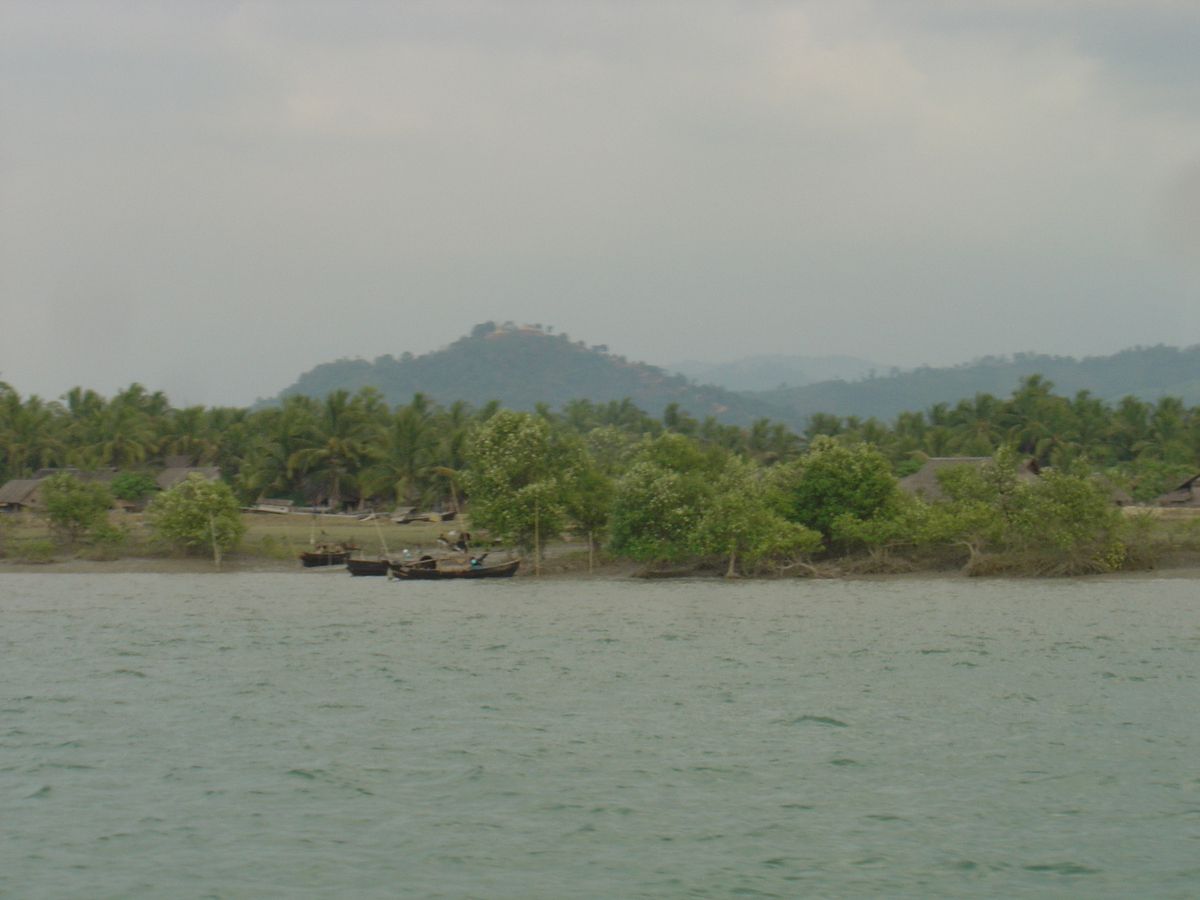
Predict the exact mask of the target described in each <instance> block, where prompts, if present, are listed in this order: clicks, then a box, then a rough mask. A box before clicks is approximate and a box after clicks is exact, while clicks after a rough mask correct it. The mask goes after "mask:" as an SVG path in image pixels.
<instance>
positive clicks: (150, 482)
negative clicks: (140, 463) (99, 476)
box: [108, 472, 158, 503]
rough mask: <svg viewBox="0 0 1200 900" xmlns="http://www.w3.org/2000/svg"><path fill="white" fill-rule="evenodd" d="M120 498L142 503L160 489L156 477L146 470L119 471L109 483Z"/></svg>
mask: <svg viewBox="0 0 1200 900" xmlns="http://www.w3.org/2000/svg"><path fill="white" fill-rule="evenodd" d="M108 486H109V488H110V489H111V490H112V494H113V496H114V497H116V498H117V499H118V500H127V501H129V502H130V503H141V502H142V501H143V500H145V499H146V498H147V497H149V496H150V495H151V494H153V493H154V492H155V491H157V490H158V485H157V484H155V483H154V479H153V478H151V477H150V476H149V475H147V474H146V473H145V472H118V473H117V474H116V475H114V476H113V479H112V481H110V482H109V484H108Z"/></svg>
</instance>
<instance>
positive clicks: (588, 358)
mask: <svg viewBox="0 0 1200 900" xmlns="http://www.w3.org/2000/svg"><path fill="white" fill-rule="evenodd" d="M675 368H677V369H678V370H680V374H672V373H671V372H669V371H667V370H666V369H663V368H659V367H658V366H653V365H649V364H646V363H641V362H630V361H629V360H627V359H625V357H623V356H619V355H616V354H613V353H610V352H608V348H607V347H605V346H588V345H586V344H585V343H584V342H583V341H575V342H572V341H571V340H570V339H569V337H568V336H567V335H565V334H550V333H548V332H546V331H543V330H541V329H540V328H536V327H516V326H512V325H505V326H500V327H498V326H496V325H495V324H494V323H492V322H487V323H484V324H482V325H477V326H475V328H474V329H473V330H472V331H471V334H469V335H467V336H465V337H463V338H460V339H459V340H457V341H455V342H454V343H452V344H450V345H449V346H448V347H444V348H443V349H441V350H436V351H433V352H431V353H426V354H424V355H422V356H413V355H412V354H411V353H405V354H402V355H401V356H400V357H393V356H381V357H379V358H377V359H375V360H373V361H368V360H363V359H341V360H338V361H336V362H330V363H323V364H322V365H319V366H317V367H316V368H314V369H312V370H310V371H308V372H306V373H305V374H303V375H301V376H300V378H299V379H297V381H296V383H295V384H293V385H291V386H290V387H288V388H286V389H285V390H284V391H282V392H281V393H280V397H283V396H286V395H288V394H308V395H309V396H315V397H323V396H324V395H325V394H327V393H329V392H330V391H332V390H334V389H336V388H347V389H350V390H355V389H357V388H358V387H360V386H362V385H374V386H376V387H378V388H379V389H380V390H381V391H382V392H383V394H384V396H385V397H386V398H387V400H388V402H389V403H392V404H397V403H406V402H408V401H409V400H410V399H411V398H412V395H413V394H414V393H416V392H421V393H424V394H427V395H429V396H430V397H432V398H433V399H435V400H437V401H438V402H440V403H443V404H448V403H451V402H453V401H455V400H466V401H467V402H469V403H471V404H473V405H475V406H480V405H482V404H484V403H486V402H487V401H489V400H493V399H495V400H499V401H500V402H501V403H502V404H504V405H505V406H508V407H511V408H513V409H532V408H533V407H534V404H536V403H539V402H542V403H546V404H549V405H550V406H551V407H552V408H558V407H561V406H562V405H563V404H564V403H566V402H567V401H569V400H574V399H588V400H592V401H595V402H607V401H608V400H622V399H624V398H626V397H629V398H631V399H632V400H633V402H634V403H636V404H637V405H638V406H639V407H641V408H642V409H644V410H646V411H647V412H648V413H650V414H651V415H655V416H658V415H661V414H662V411H663V409H664V408H665V407H666V405H667V404H668V403H678V404H679V405H680V406H681V407H682V408H683V409H685V410H687V411H688V412H690V413H691V414H692V415H693V416H696V417H698V418H701V419H703V418H704V417H706V416H710V415H711V416H716V417H717V418H718V419H719V420H720V421H722V422H726V423H730V424H737V425H746V424H749V423H750V422H752V421H754V420H755V419H758V418H763V417H766V418H770V419H774V420H776V421H782V422H785V423H787V424H788V425H790V426H791V427H793V428H802V427H803V426H804V422H805V420H806V419H807V417H808V416H810V415H811V414H813V413H815V412H826V413H833V414H835V415H841V416H846V415H855V416H860V417H863V418H866V417H868V416H875V417H877V418H879V419H884V420H887V419H892V418H894V417H895V416H896V415H897V414H898V413H900V412H904V411H905V410H917V409H927V408H928V407H929V406H931V405H932V404H934V403H954V402H956V401H958V400H960V399H964V398H970V397H973V396H974V395H975V394H976V393H979V392H987V393H990V394H994V395H996V396H998V397H1006V396H1008V395H1009V394H1011V393H1012V392H1013V390H1015V389H1016V388H1017V386H1018V384H1019V383H1020V380H1021V379H1022V378H1025V377H1027V376H1029V375H1033V374H1040V375H1042V376H1044V377H1046V378H1047V379H1049V380H1050V381H1052V382H1053V383H1054V386H1055V391H1056V392H1057V393H1059V394H1065V395H1071V394H1074V393H1076V392H1077V391H1080V390H1088V391H1091V392H1092V394H1094V395H1095V396H1098V397H1101V398H1103V399H1106V400H1110V401H1114V400H1118V399H1120V398H1121V397H1123V396H1125V395H1127V394H1133V395H1135V396H1137V397H1140V398H1142V399H1147V400H1154V399H1157V398H1158V397H1162V396H1173V397H1182V398H1183V399H1184V401H1185V402H1186V403H1188V404H1189V405H1197V404H1200V346H1194V347H1188V348H1186V349H1182V350H1181V349H1178V348H1174V347H1165V346H1157V347H1138V348H1134V349H1131V350H1124V351H1121V352H1120V353H1116V354H1113V355H1112V356H1090V357H1086V358H1084V359H1074V358H1072V357H1064V356H1046V355H1042V354H1035V353H1018V354H1015V355H1014V356H1012V357H988V358H985V359H980V360H976V361H974V362H970V363H964V364H962V365H958V366H948V367H941V368H933V367H928V366H926V367H921V368H918V369H912V370H909V371H903V372H901V371H897V370H895V369H892V370H890V372H889V374H887V375H879V374H876V372H875V369H876V367H875V366H874V365H873V364H872V363H870V362H868V361H867V360H862V359H857V358H855V357H847V356H843V357H801V356H795V357H789V356H757V357H750V358H747V359H743V360H739V361H736V362H733V363H722V364H707V363H699V362H686V363H680V364H678V365H677V366H676V367H675ZM830 372H838V373H842V374H840V375H839V377H837V378H829V377H827V376H828V374H829V373H830ZM822 376H826V377H825V378H824V380H818V381H810V382H809V383H801V379H811V378H820V377H822ZM718 379H724V383H714V382H717V381H718ZM702 381H703V382H708V383H703V384H701V383H698V382H702ZM752 384H758V385H762V384H768V385H773V386H774V387H773V389H762V390H750V389H748V388H746V387H744V386H746V385H752ZM781 384H788V385H792V386H788V387H780V386H779V385H781ZM735 387H736V388H740V390H735V389H734V388H735Z"/></svg>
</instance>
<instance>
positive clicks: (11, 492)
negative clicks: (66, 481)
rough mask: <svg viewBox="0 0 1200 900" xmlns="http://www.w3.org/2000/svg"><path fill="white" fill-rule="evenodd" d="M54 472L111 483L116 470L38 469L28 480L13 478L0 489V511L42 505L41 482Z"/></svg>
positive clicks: (80, 478)
mask: <svg viewBox="0 0 1200 900" xmlns="http://www.w3.org/2000/svg"><path fill="white" fill-rule="evenodd" d="M56 472H66V473H67V474H69V475H74V476H75V477H76V478H78V479H79V480H80V481H112V479H113V476H114V475H116V474H117V470H116V469H113V468H108V469H98V470H96V471H92V472H84V471H80V470H79V469H76V468H74V467H68V468H65V469H38V470H37V471H36V472H34V473H33V475H32V477H30V478H14V479H12V480H11V481H9V482H8V483H6V484H5V485H4V486H3V487H0V509H3V510H7V511H9V512H15V511H17V510H21V509H33V508H34V507H38V506H41V505H42V490H41V486H42V482H43V481H44V480H45V479H47V478H49V477H50V476H51V475H54V474H55V473H56Z"/></svg>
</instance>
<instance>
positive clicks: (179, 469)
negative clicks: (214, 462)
mask: <svg viewBox="0 0 1200 900" xmlns="http://www.w3.org/2000/svg"><path fill="white" fill-rule="evenodd" d="M189 475H199V476H200V477H201V478H203V479H204V480H205V481H220V480H221V467H220V466H172V467H170V468H169V469H163V471H162V474H161V475H159V476H158V477H157V478H155V479H154V483H155V484H157V485H158V486H159V487H160V488H162V489H163V490H164V491H165V490H167V489H168V488H171V487H174V486H175V485H177V484H179V482H181V481H183V480H184V479H185V478H187V477H188V476H189Z"/></svg>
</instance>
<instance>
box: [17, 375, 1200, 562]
mask: <svg viewBox="0 0 1200 900" xmlns="http://www.w3.org/2000/svg"><path fill="white" fill-rule="evenodd" d="M1197 448H1200V408H1187V407H1185V406H1184V404H1183V403H1182V402H1180V401H1178V400H1174V399H1171V398H1164V399H1162V400H1159V401H1158V402H1156V403H1146V402H1144V401H1141V400H1138V399H1136V398H1133V397H1127V398H1125V399H1124V400H1121V401H1120V402H1118V403H1116V404H1109V403H1107V402H1105V401H1102V400H1100V399H1098V398H1095V397H1092V396H1090V395H1089V394H1087V393H1086V392H1081V393H1079V394H1077V395H1075V396H1074V397H1070V398H1068V397H1061V396H1058V395H1056V394H1055V393H1054V391H1053V386H1052V385H1051V384H1050V383H1049V382H1046V381H1045V380H1043V379H1041V378H1039V377H1037V376H1033V377H1031V378H1028V379H1025V380H1024V381H1023V382H1022V383H1021V385H1020V386H1019V388H1018V389H1017V390H1016V391H1015V392H1014V393H1013V394H1012V395H1011V396H1010V397H1008V398H998V397H995V396H993V395H990V394H978V395H976V396H975V397H974V398H973V399H971V400H964V401H961V402H959V403H958V404H957V405H955V406H950V405H948V404H939V405H935V406H933V407H931V408H930V409H927V410H924V411H914V412H908V413H902V414H901V415H899V416H898V417H897V418H896V420H895V421H894V422H891V423H884V422H879V421H877V420H875V419H866V420H859V419H855V418H853V417H849V418H842V417H837V416H832V415H825V414H818V415H814V416H812V417H810V419H809V420H808V423H807V427H806V428H805V429H804V431H803V433H799V434H797V433H794V432H793V431H791V430H789V429H788V428H786V427H785V426H783V425H780V424H777V423H771V422H769V421H767V420H760V421H758V422H755V423H754V424H753V425H751V426H750V427H748V428H742V427H738V426H733V425H724V424H721V423H719V422H717V421H716V419H715V418H712V417H710V418H707V419H704V420H703V421H700V420H698V419H696V418H693V417H692V416H690V415H688V414H687V413H686V412H685V411H683V410H682V409H680V408H679V407H678V406H677V405H675V404H671V405H670V406H668V407H667V408H666V410H665V412H664V414H663V416H662V417H661V418H652V417H651V416H649V415H647V414H646V413H645V412H643V411H642V410H640V409H638V408H637V407H636V406H635V405H634V404H633V403H632V402H631V401H628V400H626V401H621V402H618V401H611V402H608V403H593V402H590V401H587V400H577V401H572V402H570V403H567V404H565V406H564V407H563V408H562V409H561V410H559V411H557V412H554V411H551V410H550V409H548V408H546V407H544V406H543V407H539V408H537V409H536V410H535V411H533V412H516V411H511V410H506V409H502V408H500V406H499V404H498V403H489V404H485V405H484V406H483V407H481V408H472V407H471V406H469V405H468V404H466V403H463V402H457V403H453V404H450V405H449V406H441V405H439V404H436V403H434V402H432V401H431V400H429V399H428V398H426V397H425V396H423V395H420V394H418V395H415V396H414V397H413V398H412V400H411V401H410V402H409V403H405V404H401V405H399V406H396V407H391V406H389V405H388V404H387V403H386V402H385V400H384V399H383V397H382V395H381V394H380V393H379V392H378V391H377V390H375V389H373V388H369V387H367V388H361V389H359V390H358V391H357V392H355V393H353V394H351V393H349V392H347V391H345V390H335V391H333V392H331V393H330V394H328V395H327V396H326V397H325V398H324V399H314V398H310V397H305V396H291V397H288V398H286V399H285V400H284V401H283V402H282V403H280V404H279V405H278V406H273V407H268V408H263V409H254V410H252V409H243V408H230V407H200V406H193V407H186V408H182V409H177V408H174V407H172V406H171V405H170V403H169V402H168V400H167V398H166V397H165V396H164V395H163V394H161V393H158V392H153V393H152V392H148V391H146V390H145V389H143V388H142V387H140V386H139V385H133V386H131V387H130V388H128V389H127V390H124V391H122V392H120V393H118V394H117V395H116V396H114V397H112V398H105V397H102V396H100V395H99V394H97V393H95V392H94V391H90V390H85V389H81V388H76V389H74V390H72V391H71V392H69V393H68V394H66V395H65V396H64V397H63V398H61V400H58V401H50V402H47V401H44V400H42V399H40V398H38V397H35V396H33V397H26V398H22V397H21V396H20V395H19V394H18V393H17V392H16V391H14V390H12V389H11V388H9V387H8V386H7V385H4V386H0V474H3V475H4V476H5V478H13V477H20V476H24V475H28V474H30V473H32V472H33V471H35V470H37V469H41V468H47V467H64V466H73V467H77V468H79V469H83V470H87V469H96V468H100V467H116V468H118V469H121V470H122V471H125V472H129V473H134V474H135V473H137V472H138V471H139V470H147V469H148V470H152V469H153V467H154V465H155V464H156V463H160V462H161V460H162V459H163V458H164V457H166V456H169V455H187V456H190V457H192V458H193V459H194V460H196V461H197V463H199V464H207V465H216V466H219V467H220V468H221V470H222V473H223V475H224V477H225V480H226V481H227V482H228V483H229V484H230V485H231V486H232V488H233V491H234V492H235V494H236V495H237V497H238V498H239V499H240V501H241V502H242V503H244V504H249V503H252V502H253V501H255V500H256V499H258V498H260V497H285V498H292V499H295V500H298V501H301V502H312V501H313V500H314V499H316V498H320V499H323V500H326V501H327V502H329V503H330V505H333V506H344V505H349V504H353V505H355V506H367V505H371V506H377V507H379V506H386V505H389V504H390V505H409V506H424V505H427V504H430V503H433V502H436V501H441V502H445V503H453V504H459V503H465V504H467V505H468V506H469V509H470V515H471V520H472V523H473V524H474V525H475V527H486V528H488V529H489V530H490V531H491V532H492V534H493V535H494V536H496V537H498V538H500V539H503V540H505V541H508V542H511V543H513V544H515V545H518V546H522V547H525V548H531V549H532V548H537V547H540V546H541V545H543V544H544V543H545V542H547V541H548V540H550V539H552V538H557V537H558V536H559V535H561V534H563V533H573V534H575V535H577V536H578V537H579V538H580V539H582V540H585V541H586V542H587V544H588V546H589V548H599V547H603V548H605V549H606V550H607V551H608V552H610V553H613V554H617V555H620V556H624V557H629V558H633V559H639V560H646V561H654V562H671V561H680V560H698V559H702V560H709V561H710V564H714V565H716V564H719V565H720V566H721V568H722V569H723V570H724V571H727V572H729V573H731V574H732V573H734V572H738V571H776V572H786V571H803V570H812V569H813V566H814V565H819V562H820V559H821V558H822V555H826V556H828V555H835V554H838V555H840V554H845V553H847V552H857V553H859V554H860V555H862V554H865V556H866V558H867V559H869V560H872V561H874V562H875V563H878V564H879V565H880V566H886V565H889V564H892V563H893V562H894V561H895V560H897V559H903V558H909V557H913V556H915V555H920V554H933V555H935V556H936V555H937V554H942V555H943V556H945V557H946V558H952V557H958V558H961V559H963V560H966V561H968V564H969V565H974V566H976V567H977V568H978V569H979V570H981V571H982V570H986V568H987V566H988V565H991V566H995V567H998V568H999V569H1000V570H1002V569H1003V568H1004V566H1005V565H1013V566H1018V565H1031V566H1032V567H1033V569H1035V570H1038V571H1049V570H1056V569H1058V570H1063V571H1067V570H1069V571H1102V570H1107V569H1111V568H1115V567H1118V566H1120V565H1122V564H1125V562H1126V553H1125V541H1123V538H1122V534H1123V532H1122V523H1121V520H1120V517H1119V516H1118V515H1117V511H1116V510H1115V509H1114V508H1113V507H1112V505H1111V503H1110V502H1109V500H1108V497H1107V495H1106V491H1105V489H1104V488H1103V487H1102V486H1101V485H1100V483H1099V482H1098V481H1097V479H1096V478H1094V477H1093V475H1094V473H1097V472H1101V473H1103V474H1104V475H1105V476H1106V479H1107V481H1108V482H1109V483H1111V484H1117V485H1121V486H1124V487H1125V488H1127V489H1128V490H1130V491H1131V492H1132V493H1133V495H1134V496H1135V497H1136V498H1139V499H1146V498H1149V497H1152V496H1154V495H1156V494H1158V493H1161V492H1162V491H1163V490H1165V489H1166V488H1168V487H1170V486H1172V484H1171V483H1172V481H1178V480H1181V479H1182V478H1183V477H1187V476H1188V475H1191V474H1193V473H1194V471H1195V467H1196V465H1197V462H1198V459H1197ZM926 455H928V456H952V455H963V456H985V455H986V456H993V457H994V462H993V463H992V464H991V465H987V466H983V467H976V468H969V469H961V470H952V471H951V473H950V474H949V475H948V476H947V477H946V480H945V483H944V488H945V490H946V493H947V495H948V496H949V498H950V499H949V500H947V501H944V502H938V503H932V504H927V503H924V502H923V501H920V500H917V499H914V498H912V497H910V496H908V495H906V494H904V493H903V492H901V491H900V490H899V489H898V488H897V486H896V479H895V476H897V475H903V474H907V473H908V472H911V471H913V470H914V469H915V468H916V467H917V466H919V465H920V462H921V460H922V459H923V458H924V456H926ZM1024 457H1032V458H1035V459H1037V460H1038V461H1039V463H1041V464H1042V465H1043V466H1044V467H1046V468H1047V471H1046V473H1045V474H1044V475H1043V477H1042V478H1040V479H1038V480H1036V482H1025V481H1021V480H1019V479H1017V478H1016V477H1015V475H1014V469H1015V466H1016V462H1017V460H1018V458H1024ZM147 482H148V479H145V478H141V479H137V478H132V477H127V478H125V479H124V482H123V483H121V482H118V483H117V484H115V485H114V493H117V494H118V495H120V494H121V493H122V491H124V493H126V494H130V495H132V494H143V495H144V494H145V493H146V491H147V490H148V484H147ZM126 499H143V498H142V497H134V496H127V497H126ZM1030 560H1033V562H1032V563H1030ZM998 561H999V562H998ZM1005 561H1007V562H1005Z"/></svg>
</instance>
